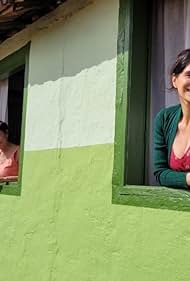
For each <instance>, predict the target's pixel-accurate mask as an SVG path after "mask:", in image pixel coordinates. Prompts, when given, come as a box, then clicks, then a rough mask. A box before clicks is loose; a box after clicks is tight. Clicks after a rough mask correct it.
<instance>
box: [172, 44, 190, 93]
mask: <svg viewBox="0 0 190 281" xmlns="http://www.w3.org/2000/svg"><path fill="white" fill-rule="evenodd" d="M189 64H190V49H185V50H183V51H182V52H180V53H179V54H178V55H177V58H176V61H175V63H174V64H173V65H172V67H171V70H170V79H171V81H170V82H171V89H174V87H173V84H172V76H173V75H175V76H177V75H179V74H180V73H181V72H183V70H184V69H185V68H186V66H187V65H189Z"/></svg>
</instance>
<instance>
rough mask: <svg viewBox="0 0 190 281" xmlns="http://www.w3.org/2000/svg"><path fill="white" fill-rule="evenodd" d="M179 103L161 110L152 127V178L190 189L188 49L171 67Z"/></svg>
mask: <svg viewBox="0 0 190 281" xmlns="http://www.w3.org/2000/svg"><path fill="white" fill-rule="evenodd" d="M170 75H171V86H172V89H175V90H176V92H177V95H178V98H179V104H178V105H176V106H172V107H169V108H164V109H162V110H161V111H160V112H159V113H158V114H157V116H156V118H155V126H154V175H155V176H156V179H157V181H158V183H159V184H160V185H163V186H169V187H176V188H180V187H181V188H188V187H190V49H186V50H184V51H182V52H181V53H180V54H179V55H178V56H177V59H176V61H175V63H174V64H173V66H172V68H171V72H170Z"/></svg>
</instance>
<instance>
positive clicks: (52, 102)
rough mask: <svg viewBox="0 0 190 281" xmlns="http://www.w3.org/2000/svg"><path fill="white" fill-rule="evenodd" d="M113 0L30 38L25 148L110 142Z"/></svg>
mask: <svg viewBox="0 0 190 281" xmlns="http://www.w3.org/2000/svg"><path fill="white" fill-rule="evenodd" d="M118 12H119V1H118V0H104V1H100V0H98V1H94V3H93V4H91V5H89V6H87V7H86V8H85V9H83V10H81V11H79V12H78V13H76V14H75V15H74V16H73V17H71V18H70V19H68V20H67V21H66V22H62V23H60V22H59V23H58V24H57V25H54V26H50V27H49V28H47V29H46V30H43V31H42V32H40V33H39V32H38V33H37V35H36V36H33V38H32V42H31V53H30V69H29V91H28V104H27V120H26V121H27V122H26V138H25V150H42V149H51V148H60V147H61V148H65V147H77V146H87V145H94V144H103V143H113V141H114V118H115V115H114V112H115V95H116V59H117V31H118Z"/></svg>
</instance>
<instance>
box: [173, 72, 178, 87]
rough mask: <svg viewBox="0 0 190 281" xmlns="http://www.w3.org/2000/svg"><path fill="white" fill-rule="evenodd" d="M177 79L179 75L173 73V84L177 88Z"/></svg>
mask: <svg viewBox="0 0 190 281" xmlns="http://www.w3.org/2000/svg"><path fill="white" fill-rule="evenodd" d="M176 80H177V77H176V76H175V75H174V74H173V75H172V85H173V87H174V88H175V89H176V88H177V85H176Z"/></svg>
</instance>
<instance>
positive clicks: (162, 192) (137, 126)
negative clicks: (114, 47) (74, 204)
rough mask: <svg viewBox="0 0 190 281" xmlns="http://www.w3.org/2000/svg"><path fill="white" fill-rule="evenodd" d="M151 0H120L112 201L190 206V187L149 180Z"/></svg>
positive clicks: (162, 206)
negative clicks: (147, 179) (153, 182)
mask: <svg viewBox="0 0 190 281" xmlns="http://www.w3.org/2000/svg"><path fill="white" fill-rule="evenodd" d="M150 2H151V1H148V0H142V1H139V0H120V9H119V30H118V54H117V88H116V117H115V141H114V167H113V179H112V183H113V184H112V203H113V204H122V205H131V206H139V207H149V208H157V209H169V210H179V211H190V192H189V191H188V190H183V189H172V188H168V187H161V186H157V187H155V186H146V185H144V183H145V182H146V173H147V171H146V170H145V167H146V161H147V159H146V154H147V153H146V147H147V146H145V143H146V140H147V139H148V138H147V135H148V133H149V128H148V122H147V120H146V116H148V115H147V114H148V110H149V95H148V93H149V91H148V88H149V84H148V70H149V68H148V65H149V56H148V53H149V49H150V48H149V38H148V34H150V32H149V25H148V22H149V19H148V16H149V15H150V13H149V7H150ZM135 160H138V161H135Z"/></svg>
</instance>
